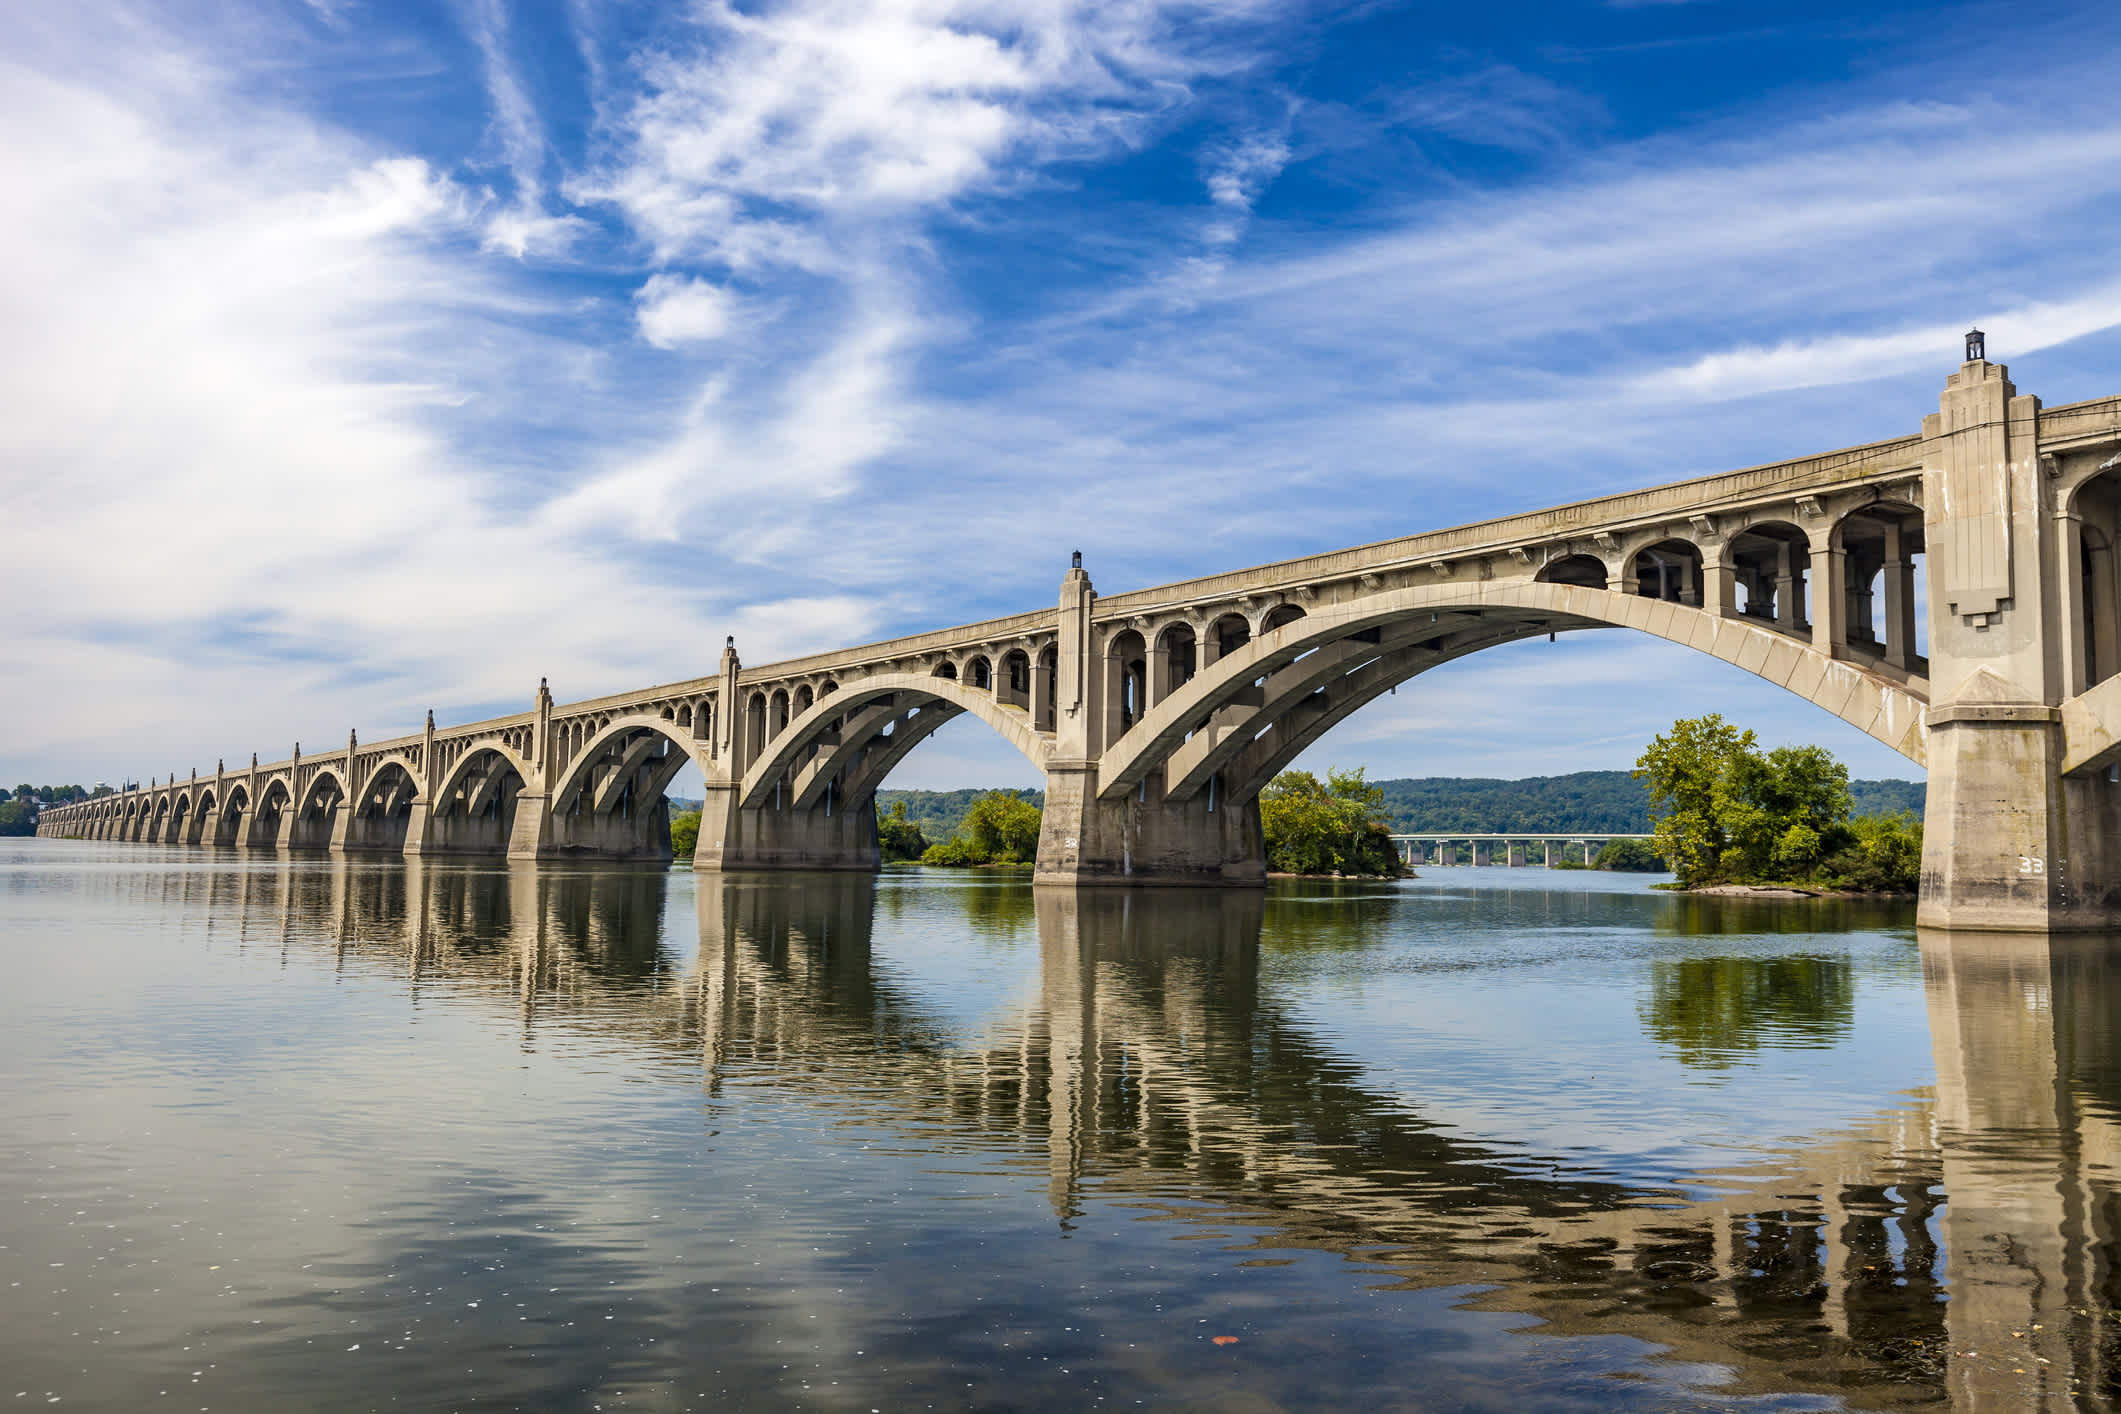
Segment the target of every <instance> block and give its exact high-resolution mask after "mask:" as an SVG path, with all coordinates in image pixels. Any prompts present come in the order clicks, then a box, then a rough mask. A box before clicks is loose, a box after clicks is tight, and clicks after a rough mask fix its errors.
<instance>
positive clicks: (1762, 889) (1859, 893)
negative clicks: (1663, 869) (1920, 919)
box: [1650, 884, 1915, 899]
mask: <svg viewBox="0 0 2121 1414" xmlns="http://www.w3.org/2000/svg"><path fill="white" fill-rule="evenodd" d="M1650 887H1651V888H1653V889H1666V890H1669V891H1671V892H1672V893H1678V894H1706V895H1709V896H1711V897H1716V898H1900V899H1912V898H1913V897H1915V895H1914V893H1913V892H1911V891H1910V892H1900V891H1898V890H1892V889H1827V888H1813V887H1811V886H1809V885H1805V884H1699V885H1696V886H1695V887H1693V888H1691V889H1689V888H1685V887H1683V886H1681V885H1679V884H1652V885H1650Z"/></svg>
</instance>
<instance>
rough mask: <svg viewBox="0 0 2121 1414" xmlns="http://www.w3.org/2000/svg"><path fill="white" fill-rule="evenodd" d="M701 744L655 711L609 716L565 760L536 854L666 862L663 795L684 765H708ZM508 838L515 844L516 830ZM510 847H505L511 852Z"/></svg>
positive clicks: (667, 845) (543, 820) (667, 821)
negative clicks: (593, 855) (511, 836)
mask: <svg viewBox="0 0 2121 1414" xmlns="http://www.w3.org/2000/svg"><path fill="white" fill-rule="evenodd" d="M708 746H709V743H708V742H706V741H702V740H697V739H695V738H694V736H693V734H692V732H691V731H690V730H689V729H687V728H685V727H682V726H680V725H679V724H678V723H677V721H676V720H675V718H674V717H665V716H663V715H661V713H660V712H656V711H641V712H630V713H623V714H616V715H614V716H612V717H610V718H609V719H608V720H605V721H603V723H602V725H600V726H599V727H598V729H597V730H596V731H594V732H592V733H589V734H588V735H587V736H586V737H585V738H584V740H583V741H582V744H581V746H580V747H579V748H577V749H575V750H574V751H573V752H572V754H571V755H570V756H569V757H568V759H567V763H566V765H565V766H563V767H562V768H561V769H560V771H559V773H558V775H557V776H556V777H554V779H553V783H552V788H551V794H550V796H549V798H548V800H547V801H546V802H545V803H544V806H543V809H544V814H543V816H542V818H541V820H540V821H539V822H538V826H539V829H538V842H537V844H536V845H535V846H534V848H535V851H536V852H537V853H539V854H546V855H571V854H595V855H598V856H600V857H602V858H607V859H663V860H667V859H669V858H670V856H671V849H670V811H669V807H668V801H667V799H666V798H665V796H664V790H665V788H666V787H668V786H669V784H670V782H671V781H672V780H674V779H675V778H676V776H677V773H678V772H679V771H680V770H682V769H684V767H685V766H687V765H695V766H698V767H700V768H701V770H702V771H705V770H707V769H708V768H709V767H710V766H711V764H712V763H711V761H710V760H709V759H708V757H707V749H708ZM516 838H517V839H518V840H521V839H522V838H523V834H522V832H521V831H520V830H518V832H517V836H516ZM512 848H513V846H512Z"/></svg>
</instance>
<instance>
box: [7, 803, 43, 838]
mask: <svg viewBox="0 0 2121 1414" xmlns="http://www.w3.org/2000/svg"><path fill="white" fill-rule="evenodd" d="M35 833H37V807H36V805H35V804H34V803H33V802H31V801H27V800H20V799H17V800H10V801H6V802H4V803H0V835H34V834H35Z"/></svg>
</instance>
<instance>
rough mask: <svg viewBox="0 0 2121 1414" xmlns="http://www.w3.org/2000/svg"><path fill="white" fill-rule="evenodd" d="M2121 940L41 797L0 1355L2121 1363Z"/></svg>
mask: <svg viewBox="0 0 2121 1414" xmlns="http://www.w3.org/2000/svg"><path fill="white" fill-rule="evenodd" d="M2115 947H2121V943H2116V942H2114V941H2112V940H2091V941H2088V942H2080V943H2076V944H2072V945H2069V946H2067V947H2065V946H2062V945H2059V944H2058V945H2056V946H2054V947H2049V946H2048V945H2046V944H2044V943H2039V942H2030V941H2026V940H2003V941H1999V940H1980V939H1968V938H1959V939H1953V938H1945V937H1930V936H1927V935H1925V936H1924V937H1923V938H1921V939H1920V940H1918V939H1917V937H1916V935H1915V932H1914V930H1913V928H1912V926H1911V919H1910V917H1909V916H1908V914H1907V913H1906V912H1905V911H1904V910H1900V909H1896V908H1892V907H1887V906H1882V905H1873V906H1861V907H1859V906H1853V905H1829V904H1821V903H1815V902H1803V903H1786V904H1780V905H1762V904H1758V903H1746V902H1743V901H1734V900H1684V899H1677V898H1672V897H1669V896H1665V895H1660V894H1657V893H1654V892H1652V891H1650V890H1649V889H1648V887H1647V883H1646V881H1643V880H1640V879H1630V878H1624V877H1620V878H1617V877H1613V876H1605V875H1592V874H1582V873H1571V874H1560V873H1556V874H1549V873H1547V872H1546V871H1543V870H1508V869H1482V870H1477V871H1476V870H1473V869H1445V870H1433V871H1431V872H1429V873H1428V874H1427V875H1426V877H1424V878H1422V879H1419V880H1413V881H1408V882H1405V883H1402V884H1398V885H1389V886H1388V885H1349V886H1332V885H1322V884H1296V883H1291V884H1281V885H1277V886H1276V887H1275V888H1273V889H1272V890H1270V891H1269V892H1267V893H1266V894H1265V895H1264V896H1263V897H1262V896H1261V895H1258V894H1228V895H1195V894H1154V893H1131V894H1130V893H1122V892H1106V893H1084V894H1068V893H1060V894H1054V893H1049V892H1046V891H1039V892H1036V893H1034V891H1033V890H1032V889H1031V888H1030V887H1029V886H1028V885H1026V884H1023V883H1021V882H1018V881H1017V880H1015V879H1013V878H1008V877H997V876H993V875H973V874H948V873H941V872H935V871H931V872H927V873H922V872H919V871H913V872H906V873H890V874H887V875H885V876H884V877H883V878H881V879H878V880H871V879H868V878H837V877H820V876H806V877H764V876H738V877H714V876H704V877H695V876H693V875H691V874H690V873H686V872H671V873H665V872H662V871H647V872H642V871H627V870H619V869H555V868H549V867H548V868H540V869H531V868H527V867H522V866H516V867H512V868H511V867H507V866H504V865H501V864H499V863H492V864H487V863H467V864H448V865H438V864H425V865H422V864H418V863H400V862H396V861H390V862H369V861H360V860H352V861H349V860H344V859H338V860H329V859H307V858H294V859H289V858H286V857H278V858H273V857H264V858H260V857H256V856H229V855H217V854H214V853H211V852H202V851H199V850H177V849H161V848H157V847H152V846H140V845H100V844H81V843H72V842H61V841H44V840H26V841H9V842H6V847H5V848H0V948H4V949H5V956H4V962H5V966H6V968H7V973H8V975H9V976H11V977H12V978H13V979H14V981H13V982H12V983H11V984H10V985H8V986H7V987H6V988H4V989H0V1063H4V1067H5V1068H4V1077H5V1085H4V1088H0V1117H4V1123H0V1215H4V1216H0V1275H4V1278H5V1281H6V1287H5V1300H4V1306H0V1382H4V1383H0V1399H9V1400H15V1401H19V1405H20V1407H26V1406H28V1405H30V1404H45V1403H49V1402H52V1401H59V1402H62V1403H67V1404H72V1405H80V1406H87V1407H91V1408H108V1409H145V1408H167V1409H172V1410H176V1409H182V1410H191V1409H209V1410H237V1411H250V1410H280V1409H293V1408H314V1409H331V1410H340V1409H344V1410H366V1409H515V1408H526V1409H528V1408H535V1409H599V1408H601V1409H612V1410H617V1409H640V1410H679V1409H744V1408H757V1409H784V1408H785V1409H796V1408H815V1409H825V1410H854V1411H862V1410H900V1409H928V1408H934V1409H1048V1408H1050V1409H1070V1410H1074V1409H1092V1408H1106V1407H1110V1408H1131V1407H1135V1406H1137V1405H1142V1406H1165V1407H1181V1408H1185V1407H1203V1408H1206V1407H1212V1408H1214V1409H1216V1410H1218V1411H1250V1410H1275V1409H1320V1408H1365V1409H1370V1408H1375V1409H1409V1410H1415V1409H1419V1410H1459V1409H1466V1410H1473V1409H1497V1410H1521V1409H1557V1410H1568V1409H1696V1408H1716V1409H1728V1408H1738V1409H1820V1408H1844V1407H1847V1408H1865V1409H1869V1408H1898V1407H1904V1406H1922V1405H1927V1406H1931V1407H1937V1408H1961V1409H1986V1408H1995V1409H2024V1408H2085V1409H2089V1408H2102V1407H2106V1403H2105V1402H2106V1401H2107V1400H2108V1399H2109V1397H2111V1396H2112V1395H2113V1394H2114V1393H2115V1391H2116V1389H2117V1380H2121V1347H2117V1345H2116V1342H2115V1339H2114V1332H2115V1329H2116V1316H2117V1313H2116V1311H2115V1309H2114V1308H2115V1307H2117V1306H2121V1290H2117V1289H2116V1287H2117V1280H2116V1275H2115V1262H2114V1258H2115V1257H2116V1255H2117V1246H2116V1237H2115V1233H2116V1228H2117V1220H2121V1204H2117V1202H2116V1193H2117V1191H2121V1180H2117V1176H2116V1170H2115V1164H2116V1161H2117V1159H2121V1128H2117V1102H2121V1065H2117V1063H2116V1045H2115V1041H2116V1030H2117V1028H2116V1025H2115V1010H2116V1005H2117V1001H2121V984H2117V983H2116V981H2115V980H2114V976H2113V970H2112V968H2111V966H2110V964H2109V962H2108V958H2109V956H2116V955H2121V954H2114V953H2110V951H2109V949H2112V948H2115Z"/></svg>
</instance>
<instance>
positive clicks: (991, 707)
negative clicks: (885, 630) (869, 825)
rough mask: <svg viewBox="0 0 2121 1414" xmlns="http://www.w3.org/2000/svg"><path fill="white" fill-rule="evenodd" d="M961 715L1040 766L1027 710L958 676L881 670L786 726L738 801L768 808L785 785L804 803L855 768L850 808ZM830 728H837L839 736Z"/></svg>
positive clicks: (747, 777) (1039, 745) (1046, 750)
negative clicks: (983, 725) (989, 729)
mask: <svg viewBox="0 0 2121 1414" xmlns="http://www.w3.org/2000/svg"><path fill="white" fill-rule="evenodd" d="M966 713H969V714H970V715H972V716H975V717H978V718H979V719H980V720H981V721H983V722H985V723H986V724H987V725H988V726H990V727H992V728H994V730H995V732H996V733H997V734H998V735H999V736H1000V737H1001V738H1002V740H1004V741H1006V742H1008V743H1009V744H1010V745H1011V746H1013V747H1015V748H1016V749H1017V750H1018V751H1020V752H1022V753H1023V755H1024V758H1025V759H1026V760H1027V761H1029V762H1030V763H1031V764H1032V765H1034V766H1036V767H1038V768H1039V769H1040V770H1041V771H1043V770H1044V769H1045V768H1046V762H1047V760H1048V758H1049V757H1050V755H1051V754H1052V753H1051V748H1050V747H1049V746H1048V745H1047V743H1046V740H1045V738H1044V737H1042V736H1040V735H1039V733H1037V732H1036V731H1034V730H1032V727H1031V723H1030V719H1029V717H1028V715H1027V714H1026V713H1024V712H1021V711H1018V710H1016V709H1014V708H1011V707H1008V706H1005V705H1003V704H1002V703H1000V702H998V701H997V700H996V697H995V694H994V693H993V692H982V691H980V690H979V689H977V688H973V687H969V686H967V685H965V684H963V683H961V682H959V681H958V680H957V679H956V678H947V677H934V676H929V675H927V674H921V673H883V674H879V675H878V676H876V677H872V678H864V679H862V680H861V681H860V682H856V683H848V684H846V685H844V686H842V687H841V688H840V690H839V691H837V692H834V693H831V694H828V695H827V696H824V697H821V698H819V699H818V701H817V702H816V703H815V704H814V705H813V706H812V707H811V708H810V710H809V711H807V712H805V713H803V714H802V716H800V717H798V718H796V719H795V720H794V721H792V722H790V723H789V724H788V728H787V730H785V731H783V732H782V733H781V734H780V735H779V736H777V737H775V738H774V739H773V741H772V742H770V743H769V744H768V749H767V750H766V751H765V752H763V753H762V754H761V755H760V756H759V757H758V759H757V760H755V761H754V762H753V763H752V765H751V767H750V769H748V770H747V771H745V772H744V781H743V785H742V788H741V793H740V795H739V797H738V804H739V805H741V806H742V807H743V808H745V809H747V810H756V809H758V808H760V807H761V806H764V805H767V804H769V803H770V802H771V801H772V799H773V795H774V791H775V788H776V787H783V786H784V783H785V785H786V786H787V787H792V788H793V793H794V797H795V799H794V802H793V803H795V804H798V805H808V804H810V803H812V802H814V801H815V800H816V799H818V798H820V797H822V795H823V794H824V793H825V791H826V790H827V788H828V787H829V785H830V784H831V782H832V781H833V780H834V779H835V778H838V777H839V776H841V774H842V773H844V772H846V771H847V769H848V768H849V767H850V766H853V767H857V768H858V769H857V773H856V775H855V776H854V777H852V778H849V779H847V780H846V781H845V784H844V790H845V794H844V796H843V797H842V798H843V799H844V800H845V802H846V804H847V805H849V806H850V807H851V806H854V805H857V804H859V803H861V801H862V800H865V799H867V798H868V796H869V795H872V794H874V792H875V790H876V787H877V786H878V785H880V784H882V782H883V778H884V776H885V775H887V774H888V773H889V771H890V769H891V768H892V767H894V766H896V765H897V764H898V762H899V761H900V760H903V759H904V757H905V756H906V754H907V753H908V752H910V751H911V750H912V749H913V747H914V746H915V745H917V744H918V743H919V742H920V741H922V740H925V739H926V738H927V737H928V736H929V735H931V734H932V733H933V732H934V731H935V730H936V728H938V727H940V726H942V725H943V723H944V722H946V721H948V720H950V719H951V718H953V717H956V716H958V715H960V714H966ZM835 723H839V724H840V726H839V729H838V730H837V731H835V730H834V729H833V728H834V724H835ZM880 746H881V747H882V748H883V750H882V752H881V753H878V752H877V751H876V748H878V747H880ZM865 755H866V756H868V757H870V758H871V759H864V758H865ZM791 777H793V779H792V780H791Z"/></svg>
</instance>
